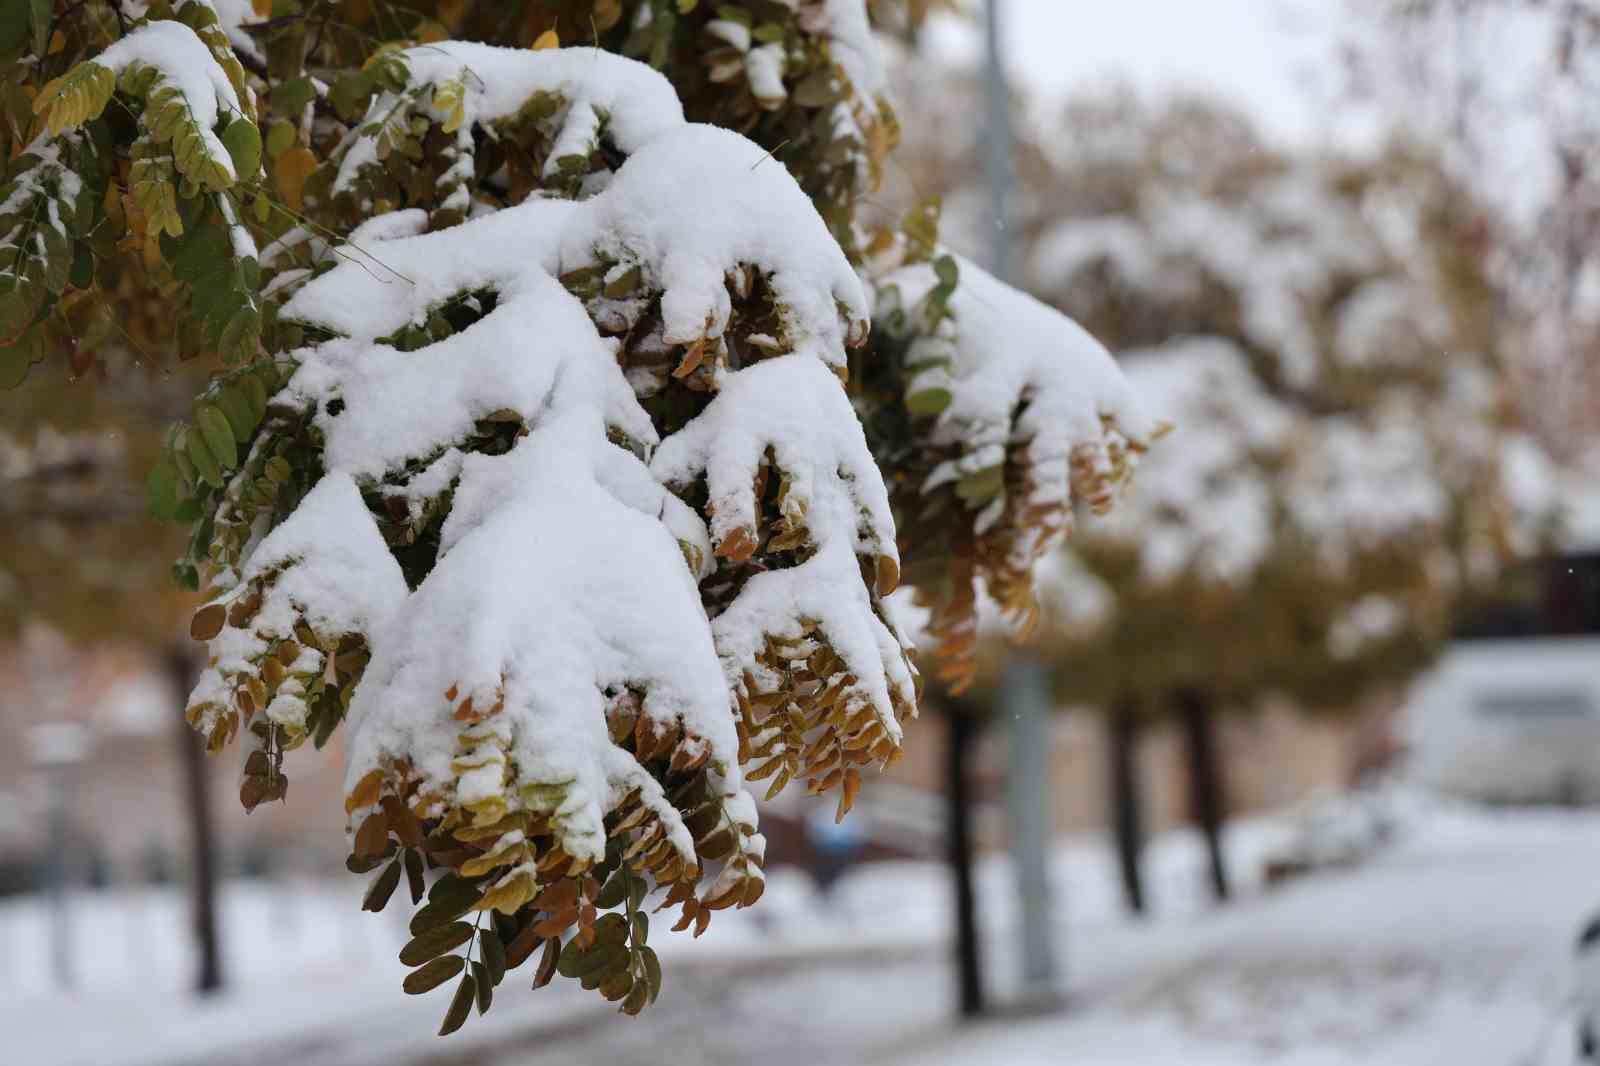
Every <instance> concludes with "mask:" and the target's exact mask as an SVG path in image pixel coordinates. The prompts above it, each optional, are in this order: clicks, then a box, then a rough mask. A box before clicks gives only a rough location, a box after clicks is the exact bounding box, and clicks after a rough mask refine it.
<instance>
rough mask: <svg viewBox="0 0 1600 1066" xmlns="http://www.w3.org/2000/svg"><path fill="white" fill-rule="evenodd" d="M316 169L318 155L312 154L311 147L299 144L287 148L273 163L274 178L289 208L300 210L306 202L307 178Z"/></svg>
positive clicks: (279, 192) (279, 193) (280, 194)
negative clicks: (299, 145)
mask: <svg viewBox="0 0 1600 1066" xmlns="http://www.w3.org/2000/svg"><path fill="white" fill-rule="evenodd" d="M316 169H317V157H316V156H314V155H312V154H311V150H310V149H308V148H302V147H298V146H296V147H294V148H290V149H287V150H285V151H284V153H283V154H282V155H280V156H278V158H277V161H276V162H274V163H273V164H272V180H273V182H274V183H275V184H276V185H277V186H278V195H279V196H281V197H283V202H284V203H285V204H287V205H288V207H289V210H291V211H299V210H300V207H301V205H302V203H303V202H304V192H305V187H306V179H307V178H309V177H310V176H311V175H312V173H313V172H315V171H316Z"/></svg>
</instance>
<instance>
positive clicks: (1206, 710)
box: [1176, 689, 1228, 901]
mask: <svg viewBox="0 0 1600 1066" xmlns="http://www.w3.org/2000/svg"><path fill="white" fill-rule="evenodd" d="M1176 702H1177V705H1178V719H1179V721H1180V723H1181V724H1182V727H1183V734H1184V741H1185V743H1186V745H1187V747H1188V749H1189V788H1190V803H1191V807H1192V808H1193V812H1194V818H1195V821H1196V822H1197V823H1199V826H1200V832H1201V833H1202V834H1203V835H1204V836H1205V841H1206V853H1207V855H1208V856H1209V857H1210V860H1211V890H1212V892H1214V893H1215V894H1216V897H1217V899H1218V900H1219V901H1221V900H1226V899H1227V898H1228V869H1227V865H1226V863H1225V861H1224V859H1223V855H1222V820H1223V817H1224V813H1223V812H1224V809H1225V804H1224V798H1223V796H1224V793H1223V789H1224V785H1223V780H1222V763H1221V761H1220V760H1219V759H1218V757H1217V743H1216V713H1215V709H1214V707H1213V706H1212V697H1211V695H1210V694H1209V693H1206V692H1202V691H1201V690H1199V689H1183V690H1182V691H1180V692H1178V693H1177V701H1176Z"/></svg>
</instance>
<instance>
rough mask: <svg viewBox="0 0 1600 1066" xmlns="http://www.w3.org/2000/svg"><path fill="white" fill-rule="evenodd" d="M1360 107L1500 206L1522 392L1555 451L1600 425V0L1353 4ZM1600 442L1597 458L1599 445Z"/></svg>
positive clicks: (1572, 452) (1353, 85)
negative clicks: (1599, 102)
mask: <svg viewBox="0 0 1600 1066" xmlns="http://www.w3.org/2000/svg"><path fill="white" fill-rule="evenodd" d="M1344 7H1345V13H1346V14H1347V16H1348V17H1347V19H1346V20H1345V37H1346V39H1345V41H1343V42H1342V48H1341V53H1342V54H1343V55H1344V56H1345V58H1346V61H1347V66H1348V74H1349V79H1348V81H1349V89H1350V100H1351V103H1352V104H1353V105H1355V106H1349V107H1347V108H1346V109H1345V110H1347V111H1348V112H1349V113H1351V114H1353V115H1357V116H1360V119H1359V121H1361V122H1362V123H1364V124H1365V125H1367V126H1376V127H1378V128H1381V129H1385V130H1389V131H1393V132H1394V133H1397V134H1399V135H1400V136H1403V137H1406V138H1409V139H1410V140H1411V141H1413V142H1414V143H1417V144H1421V145H1426V146H1428V150H1429V151H1431V152H1434V153H1436V154H1437V155H1438V156H1439V157H1440V158H1441V160H1442V161H1443V164H1444V165H1445V166H1446V167H1447V168H1448V170H1449V171H1450V173H1451V174H1452V176H1453V177H1454V178H1455V179H1456V180H1457V181H1459V182H1460V183H1461V184H1462V185H1464V186H1466V187H1468V188H1471V189H1472V190H1473V191H1474V193H1475V194H1476V196H1477V197H1478V199H1479V201H1480V202H1481V203H1483V204H1484V205H1485V208H1486V210H1485V212H1484V217H1483V221H1482V226H1483V228H1484V229H1485V231H1486V236H1487V237H1488V238H1489V247H1490V249H1491V250H1492V255H1491V256H1490V262H1489V268H1490V271H1491V273H1492V274H1493V276H1494V277H1495V279H1496V282H1497V284H1498V285H1499V287H1501V288H1502V289H1503V291H1504V292H1505V294H1506V299H1505V306H1504V308H1503V313H1504V315H1505V316H1506V318H1507V321H1508V326H1509V327H1510V328H1511V329H1514V330H1515V333H1516V336H1515V350H1514V358H1513V359H1512V361H1511V365H1510V370H1511V371H1512V372H1513V373H1514V374H1515V375H1516V379H1517V384H1518V394H1519V399H1520V402H1521V403H1522V406H1523V410H1524V412H1525V414H1526V416H1527V417H1528V419H1529V421H1530V423H1531V425H1532V426H1533V428H1534V429H1535V431H1536V432H1538V433H1539V434H1540V436H1541V439H1542V441H1543V442H1544V444H1545V446H1546V447H1547V448H1548V449H1549V450H1550V451H1551V452H1552V453H1554V454H1555V455H1557V456H1558V457H1560V458H1561V459H1563V460H1564V461H1566V462H1568V463H1578V462H1582V463H1587V464H1593V463H1594V462H1595V456H1594V455H1593V454H1592V449H1591V448H1589V441H1590V440H1591V439H1592V438H1593V435H1594V431H1595V428H1596V426H1597V425H1600V380H1597V378H1596V376H1595V367H1596V365H1597V362H1596V360H1595V359H1594V358H1593V354H1592V353H1593V352H1594V351H1595V350H1596V346H1597V345H1600V285H1597V277H1600V260H1597V258H1596V248H1600V168H1597V167H1596V166H1595V158H1596V152H1597V150H1600V119H1597V118H1596V115H1595V109H1594V99H1595V94H1596V92H1597V91H1600V9H1597V8H1596V7H1595V5H1594V4H1592V3H1589V2H1587V0H1572V2H1564V3H1545V2H1541V0H1450V2H1448V3H1446V2H1443V0H1415V2H1413V0H1407V2H1404V3H1401V2H1398V0H1347V3H1346V4H1345V5H1344ZM1585 452H1589V453H1590V454H1585Z"/></svg>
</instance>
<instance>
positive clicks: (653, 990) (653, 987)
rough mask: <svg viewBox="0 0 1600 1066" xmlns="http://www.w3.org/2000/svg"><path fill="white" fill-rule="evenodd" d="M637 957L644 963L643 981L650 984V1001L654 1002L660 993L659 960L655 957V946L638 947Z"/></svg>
mask: <svg viewBox="0 0 1600 1066" xmlns="http://www.w3.org/2000/svg"><path fill="white" fill-rule="evenodd" d="M639 958H640V960H641V961H642V962H643V963H644V978H645V981H646V982H648V983H649V985H650V1002H651V1003H654V1002H655V1001H656V996H658V995H660V994H661V960H660V959H659V958H657V957H656V951H655V948H640V949H639Z"/></svg>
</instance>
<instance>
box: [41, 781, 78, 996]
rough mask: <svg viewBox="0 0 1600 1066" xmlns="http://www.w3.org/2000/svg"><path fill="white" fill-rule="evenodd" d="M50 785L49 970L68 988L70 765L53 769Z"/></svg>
mask: <svg viewBox="0 0 1600 1066" xmlns="http://www.w3.org/2000/svg"><path fill="white" fill-rule="evenodd" d="M48 777H49V782H50V819H49V825H50V843H51V846H50V848H49V852H48V854H49V859H48V864H47V867H46V869H47V873H46V877H47V879H48V881H49V884H50V969H51V971H52V972H53V973H54V974H55V978H56V984H57V985H58V986H59V987H61V988H62V989H70V988H71V987H72V986H73V985H74V984H75V983H76V982H75V981H74V979H73V966H72V942H73V935H72V910H71V903H70V901H69V900H68V898H67V892H68V882H69V881H70V878H69V877H68V876H67V855H68V854H70V852H71V849H72V839H71V837H72V822H71V814H70V810H71V806H72V799H71V796H70V792H71V789H72V766H71V764H69V763H62V764H59V765H56V766H52V767H51V768H50V772H49V775H48Z"/></svg>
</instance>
